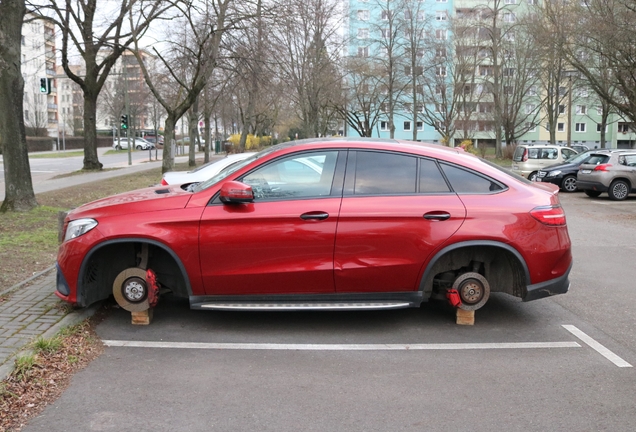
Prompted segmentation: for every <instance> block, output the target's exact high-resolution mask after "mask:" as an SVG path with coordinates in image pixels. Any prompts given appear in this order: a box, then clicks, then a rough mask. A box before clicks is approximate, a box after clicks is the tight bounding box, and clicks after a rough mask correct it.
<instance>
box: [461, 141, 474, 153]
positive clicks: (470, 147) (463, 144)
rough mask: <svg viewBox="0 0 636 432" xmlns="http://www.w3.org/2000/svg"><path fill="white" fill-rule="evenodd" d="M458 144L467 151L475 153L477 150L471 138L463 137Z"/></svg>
mask: <svg viewBox="0 0 636 432" xmlns="http://www.w3.org/2000/svg"><path fill="white" fill-rule="evenodd" d="M459 146H460V147H461V148H463V149H464V151H466V152H468V153H472V154H477V150H476V149H475V147H474V146H473V140H469V139H465V140H463V141H462V142H461V143H460V144H459Z"/></svg>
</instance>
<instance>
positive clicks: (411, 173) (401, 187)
mask: <svg viewBox="0 0 636 432" xmlns="http://www.w3.org/2000/svg"><path fill="white" fill-rule="evenodd" d="M416 179H417V158H415V157H412V156H406V155H399V154H390V153H382V152H365V151H359V152H357V156H356V172H355V180H354V186H353V193H354V194H355V195H396V194H409V193H411V194H412V193H415V187H416Z"/></svg>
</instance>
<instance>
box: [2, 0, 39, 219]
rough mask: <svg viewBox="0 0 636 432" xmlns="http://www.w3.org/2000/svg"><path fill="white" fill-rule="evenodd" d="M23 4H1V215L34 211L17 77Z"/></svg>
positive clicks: (10, 0) (15, 1)
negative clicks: (3, 190) (2, 161)
mask: <svg viewBox="0 0 636 432" xmlns="http://www.w3.org/2000/svg"><path fill="white" fill-rule="evenodd" d="M25 11H26V8H25V6H24V0H21V1H20V0H4V1H2V2H0V17H2V18H0V40H2V41H3V43H2V44H1V46H0V149H2V157H3V160H4V182H5V198H4V202H3V203H2V206H0V212H3V213H4V212H6V211H28V210H31V209H32V208H34V207H36V206H37V205H38V203H37V202H36V200H35V193H34V192H33V183H32V180H31V168H30V166H29V153H28V150H27V144H26V134H25V130H24V117H23V112H24V110H23V101H22V98H23V92H24V80H23V78H22V74H21V73H20V62H21V40H22V20H23V18H24V14H25Z"/></svg>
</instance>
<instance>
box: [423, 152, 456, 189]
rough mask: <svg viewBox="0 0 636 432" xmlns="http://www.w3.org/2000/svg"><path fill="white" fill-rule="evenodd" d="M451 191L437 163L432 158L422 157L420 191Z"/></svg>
mask: <svg viewBox="0 0 636 432" xmlns="http://www.w3.org/2000/svg"><path fill="white" fill-rule="evenodd" d="M434 192H450V189H449V188H448V184H446V181H445V180H444V177H442V173H441V172H440V171H439V168H438V167H437V164H436V163H435V162H433V161H432V160H428V159H420V193H434Z"/></svg>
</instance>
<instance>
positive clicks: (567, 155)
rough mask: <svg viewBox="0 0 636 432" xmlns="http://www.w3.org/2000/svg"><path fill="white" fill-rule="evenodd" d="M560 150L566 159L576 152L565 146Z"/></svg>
mask: <svg viewBox="0 0 636 432" xmlns="http://www.w3.org/2000/svg"><path fill="white" fill-rule="evenodd" d="M561 152H562V153H563V160H568V159H570V158H571V157H572V156H574V155H575V154H576V153H574V152H573V151H572V150H570V149H566V148H564V149H561Z"/></svg>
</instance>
